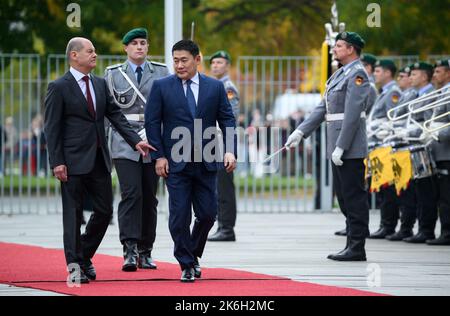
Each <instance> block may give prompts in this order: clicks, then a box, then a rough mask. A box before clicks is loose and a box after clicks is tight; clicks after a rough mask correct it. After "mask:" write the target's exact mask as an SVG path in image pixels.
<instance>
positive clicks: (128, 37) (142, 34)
mask: <svg viewBox="0 0 450 316" xmlns="http://www.w3.org/2000/svg"><path fill="white" fill-rule="evenodd" d="M147 37H148V32H147V29H145V28H143V27H139V28H136V29H132V30H131V31H129V32H128V33H127V34H125V35H124V36H123V38H122V43H123V44H124V45H128V44H130V42H131V41H132V40H134V39H135V38H145V39H147Z"/></svg>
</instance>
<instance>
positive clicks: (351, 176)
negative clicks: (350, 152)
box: [332, 159, 369, 240]
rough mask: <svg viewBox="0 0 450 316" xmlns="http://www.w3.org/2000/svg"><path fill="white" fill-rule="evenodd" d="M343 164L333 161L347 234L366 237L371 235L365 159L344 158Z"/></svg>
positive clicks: (355, 237)
mask: <svg viewBox="0 0 450 316" xmlns="http://www.w3.org/2000/svg"><path fill="white" fill-rule="evenodd" d="M343 162H344V164H343V165H342V166H336V165H334V164H333V163H332V171H333V183H334V187H335V190H336V196H337V199H338V202H339V207H340V208H341V211H342V213H343V214H344V216H345V217H346V224H347V236H349V237H350V238H352V239H358V240H361V239H365V238H366V237H367V236H369V203H368V201H367V190H366V189H365V184H364V169H365V167H364V162H363V159H344V160H343Z"/></svg>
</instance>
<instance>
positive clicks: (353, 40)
mask: <svg viewBox="0 0 450 316" xmlns="http://www.w3.org/2000/svg"><path fill="white" fill-rule="evenodd" d="M338 40H343V41H346V42H347V43H350V44H352V45H355V46H358V47H359V48H364V45H365V44H366V42H365V41H364V40H363V38H362V37H361V36H360V35H359V34H358V33H356V32H342V33H339V34H338V35H337V36H336V41H338Z"/></svg>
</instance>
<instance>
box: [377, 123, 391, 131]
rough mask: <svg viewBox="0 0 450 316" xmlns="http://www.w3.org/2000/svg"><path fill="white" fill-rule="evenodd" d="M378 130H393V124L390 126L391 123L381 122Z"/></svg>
mask: <svg viewBox="0 0 450 316" xmlns="http://www.w3.org/2000/svg"><path fill="white" fill-rule="evenodd" d="M380 128H381V129H384V130H388V131H390V130H392V128H393V124H392V122H383V123H381V124H380Z"/></svg>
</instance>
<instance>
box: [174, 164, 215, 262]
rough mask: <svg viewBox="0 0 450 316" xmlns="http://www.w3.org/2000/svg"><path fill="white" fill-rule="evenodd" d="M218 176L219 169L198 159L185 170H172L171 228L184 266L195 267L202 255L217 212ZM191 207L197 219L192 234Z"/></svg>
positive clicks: (177, 256)
mask: <svg viewBox="0 0 450 316" xmlns="http://www.w3.org/2000/svg"><path fill="white" fill-rule="evenodd" d="M169 171H170V170H169ZM216 178H217V172H215V171H208V170H207V169H206V168H205V166H204V165H203V163H196V162H188V163H187V164H186V166H185V168H184V169H183V170H181V171H180V172H176V173H169V176H168V178H167V181H166V184H167V189H168V191H169V230H170V234H171V236H172V239H173V241H174V244H175V245H174V255H175V258H176V259H177V260H178V262H179V263H180V266H181V269H186V268H190V267H192V266H193V264H194V260H195V259H196V257H201V256H202V254H203V250H204V248H205V244H206V240H207V238H208V233H209V231H210V230H211V228H212V227H213V225H214V221H215V219H216V215H217V194H216V184H217V183H216V181H217V179H216ZM192 207H193V209H194V214H195V222H194V227H193V228H192V233H191V231H190V224H191V220H192Z"/></svg>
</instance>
